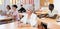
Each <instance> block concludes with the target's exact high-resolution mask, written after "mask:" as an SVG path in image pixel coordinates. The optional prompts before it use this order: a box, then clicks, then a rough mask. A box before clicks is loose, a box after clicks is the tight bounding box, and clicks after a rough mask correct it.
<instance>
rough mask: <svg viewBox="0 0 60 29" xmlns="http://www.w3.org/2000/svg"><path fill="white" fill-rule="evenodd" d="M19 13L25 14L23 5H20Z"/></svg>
mask: <svg viewBox="0 0 60 29" xmlns="http://www.w3.org/2000/svg"><path fill="white" fill-rule="evenodd" d="M18 11H19V12H20V13H23V12H26V10H25V8H24V7H23V5H21V8H20V9H19V10H18Z"/></svg>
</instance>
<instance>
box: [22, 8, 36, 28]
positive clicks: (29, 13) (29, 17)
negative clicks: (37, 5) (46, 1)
mask: <svg viewBox="0 0 60 29" xmlns="http://www.w3.org/2000/svg"><path fill="white" fill-rule="evenodd" d="M36 18H37V16H36V15H35V14H34V13H33V10H32V8H31V7H29V8H28V9H27V10H26V13H25V14H24V17H23V18H22V19H21V21H22V22H23V24H29V25H30V26H33V27H36V26H37V20H36Z"/></svg>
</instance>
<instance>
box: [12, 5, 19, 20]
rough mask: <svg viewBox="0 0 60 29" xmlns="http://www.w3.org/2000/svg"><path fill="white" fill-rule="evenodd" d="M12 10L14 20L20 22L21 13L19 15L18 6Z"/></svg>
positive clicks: (14, 6) (13, 6)
mask: <svg viewBox="0 0 60 29" xmlns="http://www.w3.org/2000/svg"><path fill="white" fill-rule="evenodd" d="M12 9H13V13H12V17H13V19H15V20H16V21H18V20H19V13H18V10H17V5H12Z"/></svg>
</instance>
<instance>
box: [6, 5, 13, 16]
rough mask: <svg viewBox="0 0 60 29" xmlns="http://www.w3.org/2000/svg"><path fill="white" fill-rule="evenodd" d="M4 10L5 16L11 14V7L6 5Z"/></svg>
mask: <svg viewBox="0 0 60 29" xmlns="http://www.w3.org/2000/svg"><path fill="white" fill-rule="evenodd" d="M6 9H7V10H6V15H7V16H10V14H11V13H12V10H11V7H10V6H9V5H7V7H6Z"/></svg>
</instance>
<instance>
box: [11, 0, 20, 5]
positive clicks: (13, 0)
mask: <svg viewBox="0 0 60 29" xmlns="http://www.w3.org/2000/svg"><path fill="white" fill-rule="evenodd" d="M18 2H19V0H10V4H11V5H12V4H17V3H18Z"/></svg>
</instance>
